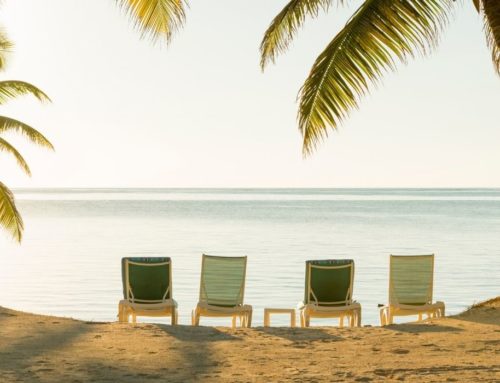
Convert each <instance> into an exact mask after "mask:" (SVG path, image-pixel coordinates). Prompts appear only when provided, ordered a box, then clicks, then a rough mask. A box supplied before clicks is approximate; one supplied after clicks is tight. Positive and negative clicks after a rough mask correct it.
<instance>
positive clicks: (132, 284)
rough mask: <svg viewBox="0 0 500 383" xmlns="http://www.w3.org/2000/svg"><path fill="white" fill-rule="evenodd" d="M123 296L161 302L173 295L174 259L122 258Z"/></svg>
mask: <svg viewBox="0 0 500 383" xmlns="http://www.w3.org/2000/svg"><path fill="white" fill-rule="evenodd" d="M122 283H123V297H124V299H126V300H129V301H131V302H137V303H159V302H163V301H164V300H166V299H170V298H171V297H172V261H171V260H170V258H168V257H143V258H141V257H127V258H122Z"/></svg>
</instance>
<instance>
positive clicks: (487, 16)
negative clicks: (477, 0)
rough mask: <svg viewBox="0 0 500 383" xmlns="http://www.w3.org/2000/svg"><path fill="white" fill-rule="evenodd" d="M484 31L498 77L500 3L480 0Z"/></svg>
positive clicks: (499, 69) (495, 0)
mask: <svg viewBox="0 0 500 383" xmlns="http://www.w3.org/2000/svg"><path fill="white" fill-rule="evenodd" d="M482 4H483V12H484V29H485V31H486V39H487V41H488V46H489V47H490V49H491V58H492V60H493V65H494V67H495V70H496V71H497V73H498V74H499V75H500V1H499V0H482Z"/></svg>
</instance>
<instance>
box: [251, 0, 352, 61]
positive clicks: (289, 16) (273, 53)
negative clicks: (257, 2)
mask: <svg viewBox="0 0 500 383" xmlns="http://www.w3.org/2000/svg"><path fill="white" fill-rule="evenodd" d="M346 1H347V0H337V2H338V3H340V4H344V3H345V2H346ZM332 2H333V0H291V1H290V2H289V3H288V4H287V5H286V6H285V8H283V10H282V11H281V12H280V13H278V15H277V16H276V17H275V18H274V19H273V21H272V22H271V24H270V25H269V28H267V30H266V33H265V34H264V38H263V39H262V43H261V44H260V52H261V60H260V66H261V68H262V69H264V67H265V66H266V65H267V64H268V63H269V61H271V62H273V63H274V62H275V60H276V57H277V55H278V54H280V53H283V52H285V51H286V50H287V48H288V46H289V45H290V42H291V41H292V39H293V37H294V36H295V34H296V33H297V31H298V29H299V28H300V27H301V26H302V24H304V21H305V19H306V16H311V17H316V16H318V14H319V12H320V11H321V10H323V11H325V12H326V11H328V8H330V6H331V5H332Z"/></svg>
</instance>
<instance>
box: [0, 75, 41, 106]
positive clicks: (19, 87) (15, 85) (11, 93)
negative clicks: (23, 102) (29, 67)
mask: <svg viewBox="0 0 500 383" xmlns="http://www.w3.org/2000/svg"><path fill="white" fill-rule="evenodd" d="M25 94H31V95H33V96H35V97H36V98H37V99H38V100H40V101H41V102H44V101H49V102H50V98H49V96H47V95H46V94H45V93H44V92H43V91H42V90H40V89H38V88H37V87H36V86H34V85H32V84H30V83H27V82H24V81H15V80H9V81H0V104H4V103H5V102H6V101H8V100H10V99H13V98H16V97H18V96H24V95H25Z"/></svg>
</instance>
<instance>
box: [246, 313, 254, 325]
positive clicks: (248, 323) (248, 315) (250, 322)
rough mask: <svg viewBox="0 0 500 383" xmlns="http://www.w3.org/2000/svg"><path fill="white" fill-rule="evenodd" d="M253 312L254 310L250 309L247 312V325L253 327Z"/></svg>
mask: <svg viewBox="0 0 500 383" xmlns="http://www.w3.org/2000/svg"><path fill="white" fill-rule="evenodd" d="M252 314H253V310H250V311H249V312H248V314H247V323H246V326H245V327H252Z"/></svg>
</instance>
